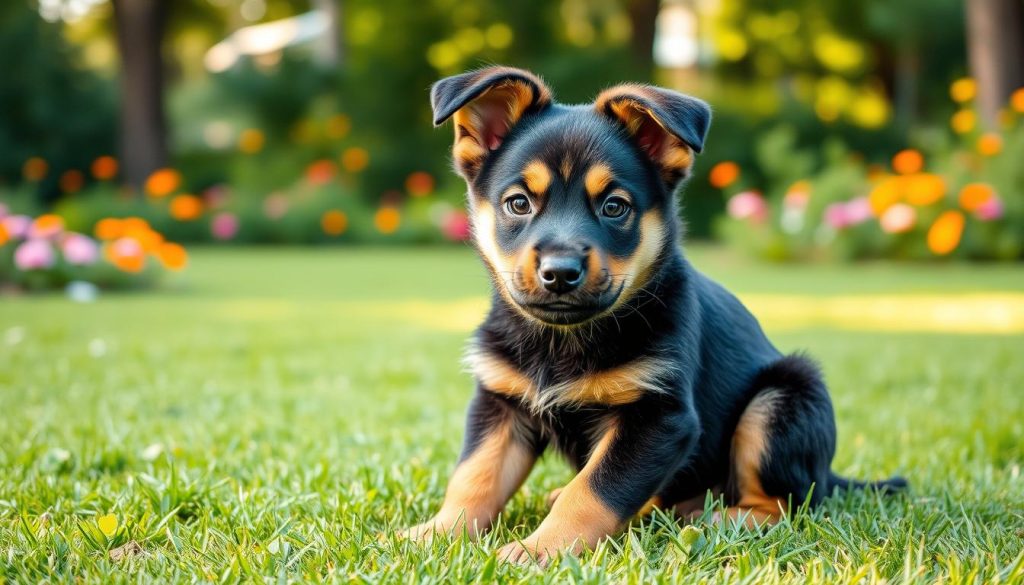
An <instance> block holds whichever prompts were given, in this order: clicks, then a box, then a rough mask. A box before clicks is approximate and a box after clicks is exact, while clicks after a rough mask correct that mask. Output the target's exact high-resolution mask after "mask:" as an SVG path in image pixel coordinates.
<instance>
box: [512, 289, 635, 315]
mask: <svg viewBox="0 0 1024 585" xmlns="http://www.w3.org/2000/svg"><path fill="white" fill-rule="evenodd" d="M623 284H624V283H623ZM623 284H620V285H619V286H612V285H610V286H609V287H608V288H607V289H605V290H604V291H601V292H600V293H598V294H584V295H573V296H567V297H554V298H546V299H536V298H531V299H525V298H517V297H520V295H521V294H522V293H520V294H514V295H513V300H514V301H515V302H516V303H517V304H518V305H519V306H520V307H521V308H522V309H523V311H525V312H526V313H527V314H529V315H530V316H532V317H533V318H535V319H537V320H539V321H543V322H544V323H547V324H549V325H579V324H581V323H585V322H587V321H589V320H591V319H593V318H595V317H597V316H599V315H601V314H603V313H604V312H605V311H607V310H608V309H610V308H611V307H612V306H613V305H614V304H615V301H616V300H618V298H619V295H620V294H621V293H622V289H623Z"/></svg>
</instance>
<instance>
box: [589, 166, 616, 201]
mask: <svg viewBox="0 0 1024 585" xmlns="http://www.w3.org/2000/svg"><path fill="white" fill-rule="evenodd" d="M612 178H613V175H612V169H611V168H610V167H609V166H608V165H606V164H604V163H597V164H595V165H594V166H592V167H590V169H588V170H587V175H586V177H585V178H584V179H583V185H584V186H585V187H586V188H587V195H589V196H591V197H597V196H598V195H600V194H601V193H603V192H604V190H605V189H606V188H607V187H608V184H609V183H611V182H612Z"/></svg>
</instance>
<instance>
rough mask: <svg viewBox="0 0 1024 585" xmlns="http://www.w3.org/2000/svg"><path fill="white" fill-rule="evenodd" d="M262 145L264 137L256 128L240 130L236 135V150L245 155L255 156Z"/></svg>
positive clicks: (264, 141) (264, 140)
mask: <svg viewBox="0 0 1024 585" xmlns="http://www.w3.org/2000/svg"><path fill="white" fill-rule="evenodd" d="M264 143H266V137H265V136H264V135H263V132H260V131H259V130H257V129H256V128H249V129H246V130H242V133H241V134H239V135H238V150H241V151H242V152H244V153H245V154H256V153H257V152H259V151H261V150H263V145H264Z"/></svg>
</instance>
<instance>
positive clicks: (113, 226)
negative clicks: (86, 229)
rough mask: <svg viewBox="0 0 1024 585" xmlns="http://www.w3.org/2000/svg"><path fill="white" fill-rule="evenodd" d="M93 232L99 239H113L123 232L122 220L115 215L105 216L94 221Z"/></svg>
mask: <svg viewBox="0 0 1024 585" xmlns="http://www.w3.org/2000/svg"><path fill="white" fill-rule="evenodd" d="M93 233H94V234H96V237H97V238H99V239H101V240H115V239H117V238H120V237H121V235H122V234H124V222H123V221H121V220H120V219H119V218H116V217H106V218H103V219H101V220H99V221H98V222H96V227H95V228H93Z"/></svg>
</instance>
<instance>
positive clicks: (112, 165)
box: [90, 156, 117, 181]
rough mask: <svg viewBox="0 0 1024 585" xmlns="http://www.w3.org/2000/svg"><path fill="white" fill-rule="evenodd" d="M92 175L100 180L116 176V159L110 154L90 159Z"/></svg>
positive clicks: (107, 179)
mask: <svg viewBox="0 0 1024 585" xmlns="http://www.w3.org/2000/svg"><path fill="white" fill-rule="evenodd" d="M90 170H91V171H92V176H93V177H96V178H97V179H99V180H100V181H109V180H110V179H113V178H114V177H116V176H117V159H116V158H114V157H112V156H101V157H99V158H97V159H96V160H94V161H92V167H91V168H90Z"/></svg>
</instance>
